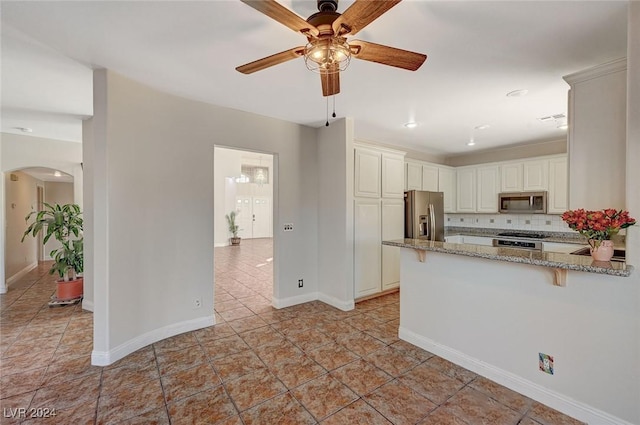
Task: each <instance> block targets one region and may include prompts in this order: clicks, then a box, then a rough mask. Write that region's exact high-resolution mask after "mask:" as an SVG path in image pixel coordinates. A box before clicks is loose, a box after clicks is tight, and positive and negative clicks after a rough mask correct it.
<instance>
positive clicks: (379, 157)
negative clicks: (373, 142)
mask: <svg viewBox="0 0 640 425" xmlns="http://www.w3.org/2000/svg"><path fill="white" fill-rule="evenodd" d="M353 195H354V196H355V197H357V198H360V197H363V198H380V197H382V198H404V154H403V153H399V152H398V153H396V152H395V151H391V150H389V151H387V150H383V149H376V148H373V147H371V148H370V147H362V146H357V147H356V148H355V176H354V191H353Z"/></svg>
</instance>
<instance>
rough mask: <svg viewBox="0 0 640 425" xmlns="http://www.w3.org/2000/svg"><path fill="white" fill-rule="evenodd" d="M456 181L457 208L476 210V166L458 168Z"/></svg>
mask: <svg viewBox="0 0 640 425" xmlns="http://www.w3.org/2000/svg"><path fill="white" fill-rule="evenodd" d="M456 183H457V184H456V194H457V196H456V200H457V206H456V210H457V211H458V212H476V167H461V168H458V169H457V170H456Z"/></svg>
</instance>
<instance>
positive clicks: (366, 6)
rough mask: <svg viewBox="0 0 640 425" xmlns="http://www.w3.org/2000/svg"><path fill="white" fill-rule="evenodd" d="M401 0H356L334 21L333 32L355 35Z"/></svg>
mask: <svg viewBox="0 0 640 425" xmlns="http://www.w3.org/2000/svg"><path fill="white" fill-rule="evenodd" d="M400 1H401V0H356V1H355V3H353V4H352V5H351V6H350V7H349V8H348V9H347V10H345V11H344V13H343V14H342V15H340V16H339V17H338V19H336V20H335V21H333V24H332V27H333V33H334V34H338V35H346V34H351V35H355V34H356V33H357V32H358V31H361V30H362V29H363V28H364V27H366V26H367V25H369V24H370V23H371V22H373V21H375V20H376V19H378V18H379V17H380V16H381V15H382V14H383V13H385V12H386V11H387V10H389V9H391V8H392V7H393V6H395V5H396V4H398V3H400Z"/></svg>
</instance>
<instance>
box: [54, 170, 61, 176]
mask: <svg viewBox="0 0 640 425" xmlns="http://www.w3.org/2000/svg"><path fill="white" fill-rule="evenodd" d="M53 175H54V176H56V177H61V176H62V174H60V171H56V172H55V173H53Z"/></svg>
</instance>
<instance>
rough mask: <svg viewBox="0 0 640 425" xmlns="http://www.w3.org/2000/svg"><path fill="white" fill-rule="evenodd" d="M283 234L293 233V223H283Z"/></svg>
mask: <svg viewBox="0 0 640 425" xmlns="http://www.w3.org/2000/svg"><path fill="white" fill-rule="evenodd" d="M284 231H285V232H293V223H285V224H284Z"/></svg>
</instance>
